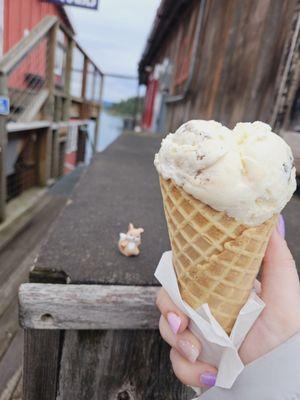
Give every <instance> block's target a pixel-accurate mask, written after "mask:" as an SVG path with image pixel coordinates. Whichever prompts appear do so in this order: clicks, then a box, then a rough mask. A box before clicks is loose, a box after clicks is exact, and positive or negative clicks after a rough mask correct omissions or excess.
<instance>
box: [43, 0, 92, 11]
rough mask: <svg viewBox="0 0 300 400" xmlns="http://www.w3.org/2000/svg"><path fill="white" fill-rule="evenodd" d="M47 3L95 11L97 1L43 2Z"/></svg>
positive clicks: (59, 0) (65, 0)
mask: <svg viewBox="0 0 300 400" xmlns="http://www.w3.org/2000/svg"><path fill="white" fill-rule="evenodd" d="M43 1H46V2H47V3H54V4H59V5H61V6H75V7H82V8H89V9H90V10H97V8H98V3H99V0H43Z"/></svg>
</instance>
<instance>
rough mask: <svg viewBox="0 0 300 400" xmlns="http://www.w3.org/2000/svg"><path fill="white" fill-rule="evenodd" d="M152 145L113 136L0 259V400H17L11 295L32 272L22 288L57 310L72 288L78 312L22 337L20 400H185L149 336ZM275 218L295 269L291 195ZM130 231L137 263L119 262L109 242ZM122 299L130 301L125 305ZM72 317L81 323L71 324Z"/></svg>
mask: <svg viewBox="0 0 300 400" xmlns="http://www.w3.org/2000/svg"><path fill="white" fill-rule="evenodd" d="M160 140H161V138H160V137H158V136H156V137H155V136H147V135H144V134H126V135H123V136H121V137H120V138H119V139H118V140H117V141H116V142H115V143H114V144H113V145H111V146H110V147H109V148H108V149H107V150H106V151H105V152H104V153H101V154H98V155H96V156H95V158H94V160H93V162H92V164H91V165H90V167H89V168H88V169H87V171H86V172H85V173H84V174H83V176H82V178H81V179H80V181H79V183H78V185H77V186H76V190H75V191H74V192H73V193H72V195H71V196H70V193H71V191H72V188H73V187H74V185H75V183H76V181H77V178H78V177H76V176H75V177H72V175H71V177H70V178H69V179H67V180H66V181H65V182H64V180H63V181H62V182H58V183H57V184H56V185H55V186H54V187H53V189H52V190H51V192H50V193H49V196H51V201H49V203H48V205H47V206H46V207H45V208H44V209H43V210H42V211H40V212H39V213H38V214H37V215H36V216H35V218H34V219H33V221H32V223H31V225H30V226H29V227H28V228H27V229H26V230H24V232H22V233H21V234H20V235H19V236H18V237H17V238H15V240H14V241H13V242H12V243H11V244H10V245H9V246H7V247H6V248H5V250H4V251H3V252H2V253H0V265H1V269H0V282H3V283H2V284H1V285H0V371H1V374H0V400H13V399H14V400H17V399H18V400H20V399H21V394H20V393H21V384H22V383H21V365H22V352H23V335H22V332H21V330H20V329H19V328H18V323H17V299H16V295H17V289H18V286H19V284H20V283H21V282H24V281H26V280H27V278H28V273H29V270H30V269H31V267H32V265H33V264H34V269H33V270H31V273H30V280H31V282H38V283H39V285H40V288H41V289H42V287H43V286H44V287H46V286H48V285H43V283H52V285H49V286H48V287H49V288H50V289H49V290H50V291H48V292H47V293H50V292H51V291H52V293H53V294H54V295H55V296H57V295H58V296H61V297H60V298H61V299H62V301H63V302H64V304H67V303H68V302H69V300H68V299H69V297H68V296H69V293H71V294H72V291H74V290H75V291H77V292H76V293H77V294H78V288H79V290H80V289H81V290H82V292H81V300H80V296H79V297H78V300H79V302H80V301H81V304H83V307H82V308H80V307H79V308H78V309H76V307H75V308H74V307H73V311H72V310H71V309H70V308H67V307H60V308H59V307H58V308H56V309H53V312H52V311H51V315H50V317H49V318H47V319H42V318H41V319H40V321H38V323H39V324H40V325H39V326H40V327H41V328H43V329H42V330H36V329H27V331H26V340H25V343H26V346H27V347H26V353H25V354H26V360H25V361H26V362H25V366H26V375H25V377H26V387H27V389H26V394H25V397H23V400H28V399H30V400H31V399H36V400H41V399H44V398H46V397H43V396H46V394H47V396H50V397H47V398H56V397H57V396H58V395H59V398H60V400H64V399H66V400H69V399H71V398H72V399H73V398H74V399H75V398H78V399H80V400H98V399H102V398H106V399H107V400H115V399H128V400H136V399H145V400H147V399H149V400H151V399H154V398H155V399H157V400H160V399H164V400H167V399H170V400H171V399H172V400H176V399H178V400H179V399H180V400H184V399H189V398H191V397H192V393H191V391H189V390H186V388H185V387H184V386H183V385H181V384H179V382H178V381H176V379H175V378H174V376H173V375H172V372H171V369H170V363H169V356H168V352H169V350H168V346H166V345H165V344H164V343H163V341H162V339H161V338H160V336H159V334H158V332H157V331H156V327H157V319H158V316H157V314H154V306H151V307H152V308H151V307H150V300H151V299H152V300H153V302H154V296H155V290H156V289H157V287H158V283H157V281H156V280H155V278H154V276H153V272H154V270H155V267H156V265H157V262H158V260H159V258H160V256H161V254H162V252H163V251H165V250H167V249H168V248H169V241H168V235H167V231H166V224H165V220H164V216H163V210H162V204H161V197H160V191H159V186H158V179H157V174H156V171H155V169H154V166H153V157H154V154H155V152H156V151H157V149H158V148H159V144H160ZM64 179H66V178H64ZM67 200H68V202H67V204H68V205H67V206H65V207H64V205H65V204H66V201H67ZM61 210H62V212H61V214H60V217H59V218H56V217H57V215H58V214H59V212H60V211H61ZM284 216H285V219H286V222H287V240H288V242H289V244H290V247H291V249H292V252H293V254H294V256H295V258H296V261H297V265H298V266H300V250H299V246H298V237H299V228H298V226H297V221H298V217H300V198H299V196H298V195H297V194H296V195H295V196H294V197H293V199H292V201H291V202H290V203H289V205H288V206H287V208H286V210H285V212H284ZM55 218H56V222H55V223H54V224H53V225H51V223H52V221H53V220H55ZM130 221H132V222H133V223H135V224H137V225H140V226H142V227H143V228H144V229H145V233H144V234H143V241H142V247H141V255H140V256H139V257H137V258H130V259H128V258H125V257H123V256H121V255H120V254H119V252H118V249H117V241H118V235H119V232H122V231H126V228H127V224H128V222H130ZM50 225H51V231H50V232H49V227H50ZM47 232H49V234H47ZM45 236H46V241H45V242H44V243H42V241H41V238H43V237H45ZM37 253H39V256H38V259H37V261H36V262H34V259H35V257H36V255H37ZM2 266H3V267H2ZM57 283H59V285H56V284H57ZM50 286H51V287H50ZM64 287H65V288H66V290H64ZM102 289H103V290H102ZM98 290H101V292H97V291H98ZM41 293H42V291H40V292H39V293H37V296H41ZM93 293H95V294H96V295H95V296H94V297H97V296H98V294H99V297H98V303H97V304H98V305H97V306H96V307H94V308H93V307H90V306H93V304H90V305H89V306H88V307H87V308H85V307H86V306H87V304H88V303H86V304H85V302H86V301H87V300H88V298H89V296H93ZM126 293H127V294H126ZM128 293H129V294H130V296H131V298H130V299H129V301H128V302H127V303H126V301H125V299H126V296H127V297H130V296H129V295H128ZM100 294H101V296H102V297H101V296H100ZM76 296H77V295H76ZM110 296H113V297H110ZM141 296H142V297H141ZM134 298H135V299H141V298H143V300H142V302H143V304H145V303H146V302H147V304H149V308H147V309H141V310H140V309H139V308H134V304H133V305H130V301H133V299H134ZM63 299H65V300H63ZM109 299H111V302H109V301H108V300H109ZM122 299H124V304H123V300H122ZM149 299H150V300H149ZM47 301H48V305H49V298H48V299H47V298H45V301H44V302H42V301H41V302H39V305H41V306H44V305H45V304H46V305H47ZM41 303H43V304H41ZM108 303H111V305H112V308H111V310H113V313H115V314H114V315H118V316H120V315H121V314H122V318H121V317H120V319H118V318H112V317H111V316H112V314H110V313H109V312H107V311H105V310H106V308H107V307H108ZM67 305H68V306H69V305H70V303H68V304H67ZM98 306H99V307H98ZM122 307H123V308H122ZM126 307H127V308H128V309H126ZM98 308H99V309H98ZM129 309H130V310H131V311H132V310H135V311H133V312H131V314H134V315H131V314H130V313H128V310H129ZM68 310H69V311H70V310H71V311H70V312H68ZM111 310H110V311H111ZM151 310H152V311H151ZM123 311H124V312H123ZM57 312H59V313H60V314H59V315H58V314H57V315H56V314H55V313H57ZM105 312H107V314H105ZM78 313H81V316H82V319H78V318H77V317H76V316H77V315H78ZM140 313H141V314H140ZM42 314H43V313H40V314H39V315H40V316H41V315H42ZM67 314H68V318H69V320H67V319H66V315H67ZM95 315H96V318H95ZM154 316H155V318H154ZM56 317H58V319H57V322H56ZM93 318H94V319H93ZM95 320H96V324H95ZM25 323H28V322H25ZM35 323H36V322H35ZM93 323H94V325H93ZM47 324H48V325H47ZM27 327H28V328H33V327H37V326H36V325H35V326H31V327H30V326H29V325H28V326H27ZM75 349H76V351H75ZM111 371H114V374H113V376H112V375H111ZM87 381H88V382H89V383H88V384H87ZM103 394H104V395H103ZM1 396H2V397H1ZM51 396H52V397H51ZM103 396H104V397H103Z"/></svg>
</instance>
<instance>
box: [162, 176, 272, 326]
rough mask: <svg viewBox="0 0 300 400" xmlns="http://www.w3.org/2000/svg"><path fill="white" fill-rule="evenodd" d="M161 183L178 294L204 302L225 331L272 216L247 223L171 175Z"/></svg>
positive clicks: (256, 264)
mask: <svg viewBox="0 0 300 400" xmlns="http://www.w3.org/2000/svg"><path fill="white" fill-rule="evenodd" d="M160 186H161V191H162V196H163V202H164V210H165V216H166V220H167V224H168V231H169V237H170V241H171V246H172V254H173V263H174V268H175V271H176V275H177V280H178V284H179V289H180V293H181V296H182V298H183V300H184V301H185V302H186V303H188V304H189V305H190V306H191V307H192V308H193V309H195V310H196V309H197V308H199V307H200V306H201V305H202V304H204V303H208V305H209V307H210V310H211V312H212V314H213V315H214V317H215V318H216V320H217V321H218V322H219V323H220V324H221V326H222V327H223V329H224V330H225V331H226V332H227V333H228V334H230V332H231V330H232V328H233V325H234V323H235V321H236V318H237V316H238V314H239V312H240V310H241V308H242V307H243V305H244V304H245V303H246V301H247V300H248V297H249V295H250V292H251V290H252V288H253V284H254V280H255V278H256V276H257V273H258V271H259V268H260V265H261V262H262V258H263V256H264V254H265V250H266V247H267V244H268V241H269V238H270V235H271V232H272V230H273V227H274V225H275V224H276V222H277V216H276V215H275V216H273V217H272V218H270V219H269V220H267V221H266V222H264V223H263V224H261V225H259V226H255V227H248V226H245V225H242V224H240V223H238V222H237V221H236V220H235V219H233V218H230V217H228V216H227V215H226V213H225V212H220V211H216V210H214V209H213V208H211V207H209V206H208V205H206V204H204V203H202V202H201V201H199V200H197V199H195V198H194V197H192V196H191V195H189V194H188V193H186V192H185V191H184V190H183V189H182V188H180V187H178V186H177V185H176V184H174V182H173V181H172V180H164V179H163V178H161V177H160Z"/></svg>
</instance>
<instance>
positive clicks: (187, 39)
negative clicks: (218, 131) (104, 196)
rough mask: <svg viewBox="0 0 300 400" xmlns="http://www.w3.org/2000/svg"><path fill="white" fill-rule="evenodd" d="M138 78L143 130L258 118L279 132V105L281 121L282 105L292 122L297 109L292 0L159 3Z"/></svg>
mask: <svg viewBox="0 0 300 400" xmlns="http://www.w3.org/2000/svg"><path fill="white" fill-rule="evenodd" d="M295 41H296V42H295ZM295 43H296V45H295ZM297 43H298V45H297ZM291 60H293V62H292V64H293V66H292V67H291V65H290V61H291ZM287 69H288V71H292V70H293V82H294V83H293V85H292V86H293V88H292V89H291V88H289V89H288V91H289V96H285V95H286V92H287V90H286V89H287V86H289V85H290V83H289V82H290V79H289V78H288V74H287ZM139 77H140V82H141V83H143V84H146V85H147V93H146V100H145V107H144V116H143V126H144V128H146V129H148V130H152V131H163V132H164V131H172V130H174V129H176V128H177V127H178V126H179V125H180V124H181V123H183V122H185V121H187V120H189V119H193V118H196V119H197V118H203V119H216V120H218V121H220V122H222V123H224V124H226V125H227V126H228V127H233V126H234V125H235V123H236V122H238V121H254V120H262V121H265V122H269V123H272V124H273V125H277V128H279V129H280V128H282V127H283V119H284V118H282V116H281V117H280V116H279V114H280V112H282V111H283V110H284V113H285V116H286V117H285V125H289V124H290V123H291V119H290V114H289V113H288V116H287V114H286V110H287V109H288V110H291V109H293V111H294V117H293V118H294V120H296V119H297V117H296V116H295V113H297V112H299V98H298V100H297V94H296V93H297V88H299V2H298V1H296V0H243V1H241V0H224V1H219V0H189V1H187V0H162V2H161V5H160V7H159V9H158V12H157V15H156V19H155V21H154V23H153V27H152V31H151V33H150V36H149V39H148V41H147V44H146V47H145V50H144V53H143V55H142V59H141V61H140V63H139ZM295 89H296V90H295ZM284 96H285V99H286V98H287V97H288V102H285V100H283V97H284ZM298 97H299V90H298ZM293 104H294V106H293ZM297 104H298V106H297ZM297 107H298V108H297ZM280 108H281V111H280ZM297 110H298V111H297ZM276 121H277V122H276Z"/></svg>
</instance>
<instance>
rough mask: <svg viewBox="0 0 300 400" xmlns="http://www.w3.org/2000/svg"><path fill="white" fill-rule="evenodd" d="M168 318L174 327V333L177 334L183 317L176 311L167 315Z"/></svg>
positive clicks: (172, 327)
mask: <svg viewBox="0 0 300 400" xmlns="http://www.w3.org/2000/svg"><path fill="white" fill-rule="evenodd" d="M167 320H168V322H169V325H170V328H171V329H172V332H173V333H174V335H176V334H177V333H178V331H179V328H180V324H181V319H180V318H179V317H178V315H176V314H175V313H173V312H169V313H168V315H167Z"/></svg>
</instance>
